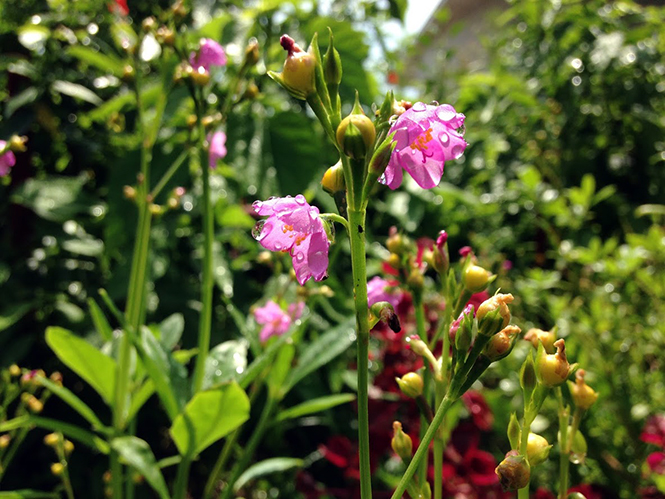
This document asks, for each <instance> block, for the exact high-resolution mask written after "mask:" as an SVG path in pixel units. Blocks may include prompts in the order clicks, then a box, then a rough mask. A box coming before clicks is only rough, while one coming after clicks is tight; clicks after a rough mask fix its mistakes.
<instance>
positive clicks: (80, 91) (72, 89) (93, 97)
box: [51, 80, 104, 106]
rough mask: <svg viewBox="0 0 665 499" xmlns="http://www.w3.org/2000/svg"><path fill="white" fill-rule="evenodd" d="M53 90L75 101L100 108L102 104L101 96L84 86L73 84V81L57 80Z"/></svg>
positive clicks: (52, 87)
mask: <svg viewBox="0 0 665 499" xmlns="http://www.w3.org/2000/svg"><path fill="white" fill-rule="evenodd" d="M51 90H52V91H54V92H58V93H61V94H64V95H69V96H70V97H74V98H75V99H80V100H82V101H85V102H89V103H90V104H94V105H95V106H99V105H100V104H101V103H102V102H104V101H103V100H102V99H100V98H99V96H98V95H97V94H96V93H95V92H93V91H92V90H90V89H89V88H87V87H84V86H83V85H79V84H78V83H72V82H71V81H63V80H55V81H54V82H53V84H52V85H51Z"/></svg>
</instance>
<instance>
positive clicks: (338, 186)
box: [321, 161, 346, 195]
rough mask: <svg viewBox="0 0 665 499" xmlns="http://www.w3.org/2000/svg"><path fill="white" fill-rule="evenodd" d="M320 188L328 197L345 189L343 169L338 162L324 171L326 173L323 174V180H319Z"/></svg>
mask: <svg viewBox="0 0 665 499" xmlns="http://www.w3.org/2000/svg"><path fill="white" fill-rule="evenodd" d="M321 187H323V190H324V191H326V192H327V193H328V194H330V195H332V194H335V193H336V192H342V191H344V190H345V189H346V187H345V183H344V167H343V166H342V162H341V161H338V162H337V163H336V164H334V165H332V166H331V167H330V168H328V169H327V170H326V173H324V174H323V179H322V180H321Z"/></svg>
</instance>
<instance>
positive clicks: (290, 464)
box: [233, 457, 304, 491]
mask: <svg viewBox="0 0 665 499" xmlns="http://www.w3.org/2000/svg"><path fill="white" fill-rule="evenodd" d="M303 465H304V461H303V460H302V459H296V458H292V457H273V458H270V459H266V460H265V461H260V462H258V463H256V464H253V465H252V466H250V467H249V468H247V469H246V470H245V472H244V473H243V474H242V475H240V476H239V477H238V480H236V483H235V485H234V486H233V488H234V490H236V491H237V490H240V489H241V488H242V487H243V486H244V485H245V484H246V483H248V482H250V481H251V480H254V479H255V478H258V477H261V476H265V475H269V474H271V473H280V472H283V471H286V470H290V469H291V468H302V466H303Z"/></svg>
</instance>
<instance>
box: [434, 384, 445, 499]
mask: <svg viewBox="0 0 665 499" xmlns="http://www.w3.org/2000/svg"><path fill="white" fill-rule="evenodd" d="M434 389H435V400H436V406H437V407H438V406H439V405H440V404H441V401H442V400H443V397H444V396H445V393H444V390H445V387H444V384H443V382H442V381H436V382H435V385H434ZM443 448H444V441H443V435H442V434H441V431H440V430H439V431H437V432H436V436H435V437H434V499H441V498H442V494H443Z"/></svg>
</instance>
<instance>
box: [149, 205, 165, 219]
mask: <svg viewBox="0 0 665 499" xmlns="http://www.w3.org/2000/svg"><path fill="white" fill-rule="evenodd" d="M148 209H149V210H150V213H152V214H153V215H155V216H159V215H161V214H162V213H164V207H163V206H160V205H158V204H156V203H150V205H149V206H148Z"/></svg>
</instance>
